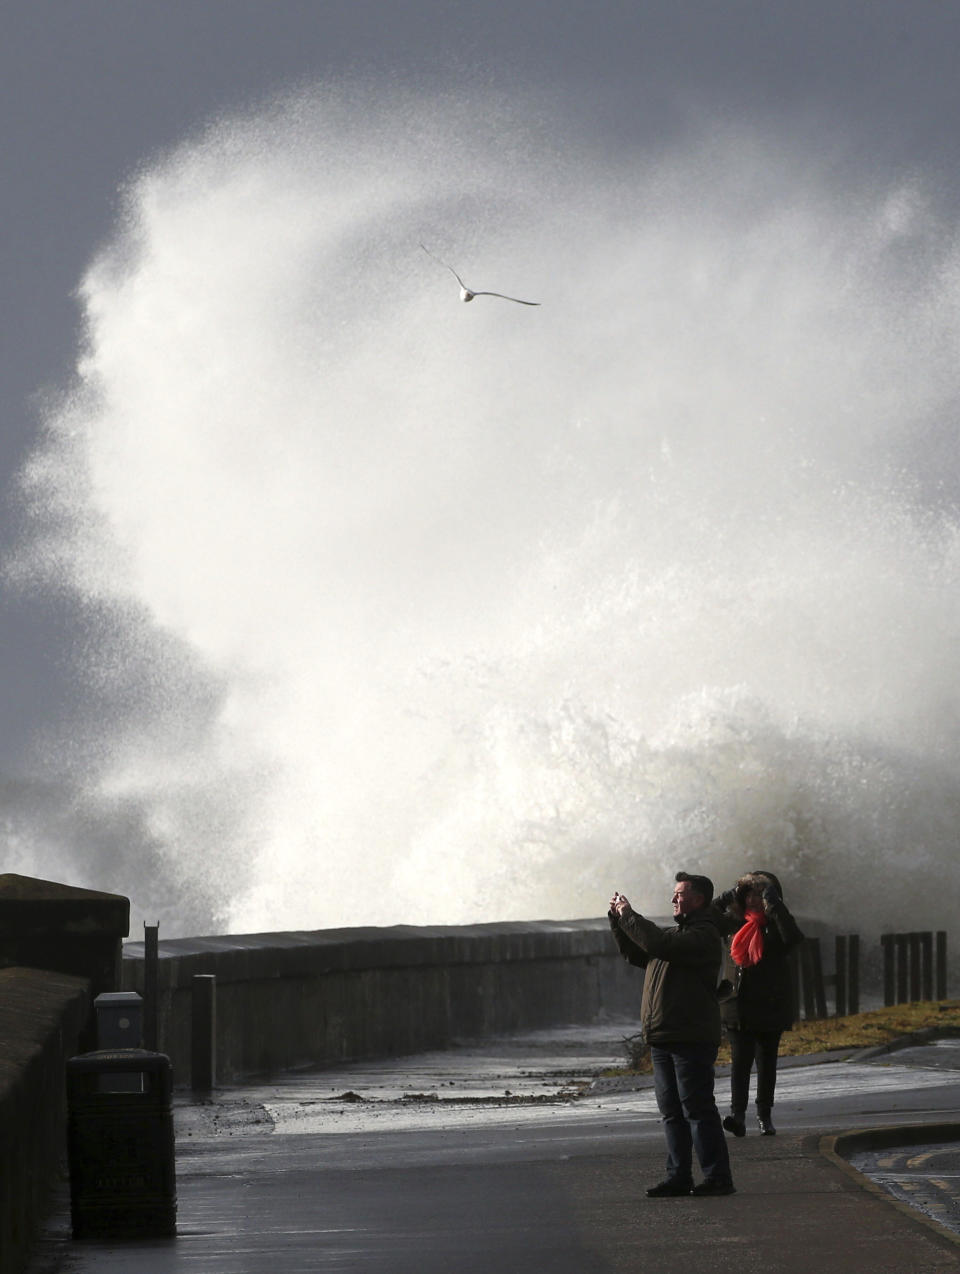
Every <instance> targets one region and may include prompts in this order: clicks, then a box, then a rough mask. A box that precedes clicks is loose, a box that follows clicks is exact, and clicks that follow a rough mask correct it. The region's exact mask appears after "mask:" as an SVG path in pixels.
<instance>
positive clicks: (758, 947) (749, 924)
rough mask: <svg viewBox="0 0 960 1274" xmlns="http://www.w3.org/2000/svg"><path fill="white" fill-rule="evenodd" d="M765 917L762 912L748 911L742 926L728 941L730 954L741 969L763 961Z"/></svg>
mask: <svg viewBox="0 0 960 1274" xmlns="http://www.w3.org/2000/svg"><path fill="white" fill-rule="evenodd" d="M766 922H767V917H766V916H765V914H764V913H763V912H762V911H748V912H747V914H746V918H745V919H744V922H743V924H742V925H741V926H740V928H739V929H738V930H737V932H736V933H735V934H734V935H733V938H732V939H731V941H730V954H731V955H732V956H733V959H734V963H735V964H737V965H739V966H740V968H741V969H747V968H749V967H750V965H752V964H759V963H760V961H761V960H762V959H763V926H764V925H765V924H766Z"/></svg>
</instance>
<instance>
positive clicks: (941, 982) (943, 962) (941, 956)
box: [936, 929, 947, 1000]
mask: <svg viewBox="0 0 960 1274" xmlns="http://www.w3.org/2000/svg"><path fill="white" fill-rule="evenodd" d="M936 995H937V999H938V1000H945V999H946V998H947V935H946V933H945V932H944V931H943V929H938V930H937V990H936Z"/></svg>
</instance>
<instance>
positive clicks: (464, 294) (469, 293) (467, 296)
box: [420, 243, 540, 305]
mask: <svg viewBox="0 0 960 1274" xmlns="http://www.w3.org/2000/svg"><path fill="white" fill-rule="evenodd" d="M420 247H421V248H423V250H424V252H425V253H426V254H427V256H428V257H430V258H431V260H433V261H436V263H437V265H442V266H443V268H444V269H445V270H449V271H450V273H451V274H452V275H453V277H454V278H455V279H456V280H457V282H458V283H459V284H460V300H461V301H472V300H473V298H474V297H475V296H499V297H500V299H501V300H502V301H516V303H517V305H539V304H540V302H539V301H521V300H520V298H519V297H518V296H504V294H503V293H502V292H475V291H474V290H473V288H468V287H467V285H466V284H465V283H464V281H463V279H461V277H460V275H459V274H457V272H456V270H455V269H454V268H453V266H452V265H447V263H446V261H441V260H440V258H439V257H435V256H434V255H433V253H432V252H431V251H430V249H429V248H428V247H426V246H425V245H424V244H422V243H421V244H420Z"/></svg>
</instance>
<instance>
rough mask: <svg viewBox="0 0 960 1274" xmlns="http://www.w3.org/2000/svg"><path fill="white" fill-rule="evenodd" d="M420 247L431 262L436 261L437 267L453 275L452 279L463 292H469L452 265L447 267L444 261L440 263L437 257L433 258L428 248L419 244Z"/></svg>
mask: <svg viewBox="0 0 960 1274" xmlns="http://www.w3.org/2000/svg"><path fill="white" fill-rule="evenodd" d="M420 247H421V248H423V250H424V252H425V253H426V254H427V256H428V257H430V259H431V260H432V261H436V263H437V265H442V266H443V268H444V269H445V270H449V271H450V273H451V274H452V275H453V277H454V278H455V279H456V280H457V282H458V283H459V284H460V286H461V287H462V288H463V290H464V292H469V291H470V288H468V287H467V285H466V284H465V283H464V281H463V279H461V277H460V275H459V274H457V272H456V270H455V269H454V268H453V266H452V265H447V263H446V261H441V260H440V258H439V257H435V256H434V255H433V253H432V252H431V251H430V249H429V248H428V247H427V246H426V245H425V244H423V243H421V244H420Z"/></svg>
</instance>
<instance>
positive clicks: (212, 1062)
mask: <svg viewBox="0 0 960 1274" xmlns="http://www.w3.org/2000/svg"><path fill="white" fill-rule="evenodd" d="M191 1027H192V1030H191V1035H190V1087H191V1088H192V1089H193V1091H194V1092H195V1093H209V1092H210V1091H211V1090H212V1088H213V1086H214V1082H215V1079H216V1073H217V978H216V974H214V973H195V974H194V975H193V994H192V1005H191Z"/></svg>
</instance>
